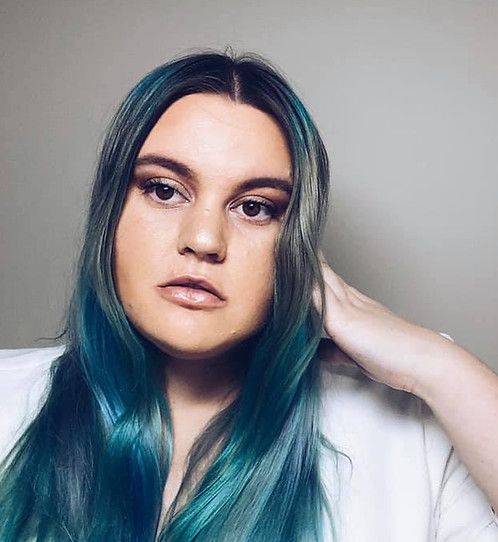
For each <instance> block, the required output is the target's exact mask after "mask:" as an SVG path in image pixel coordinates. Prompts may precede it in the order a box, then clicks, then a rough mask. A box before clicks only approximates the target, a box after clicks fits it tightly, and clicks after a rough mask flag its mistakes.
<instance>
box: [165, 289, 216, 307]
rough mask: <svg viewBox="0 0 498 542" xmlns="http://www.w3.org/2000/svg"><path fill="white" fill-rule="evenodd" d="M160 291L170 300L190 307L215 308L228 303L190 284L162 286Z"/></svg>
mask: <svg viewBox="0 0 498 542" xmlns="http://www.w3.org/2000/svg"><path fill="white" fill-rule="evenodd" d="M159 293H160V295H161V296H162V297H164V298H165V299H167V300H168V301H173V302H174V303H177V304H178V305H181V306H182V307H187V308H190V309H214V308H217V307H222V306H223V305H225V303H226V302H225V301H224V300H222V299H220V298H219V297H218V296H216V295H214V294H212V293H211V292H208V291H206V290H201V289H199V288H189V287H188V286H160V287H159Z"/></svg>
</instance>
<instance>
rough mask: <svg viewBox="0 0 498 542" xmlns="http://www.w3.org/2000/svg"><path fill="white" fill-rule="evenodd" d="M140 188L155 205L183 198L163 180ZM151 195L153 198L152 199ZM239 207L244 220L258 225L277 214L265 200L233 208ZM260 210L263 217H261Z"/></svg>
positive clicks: (251, 200) (148, 181)
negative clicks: (175, 197) (178, 197)
mask: <svg viewBox="0 0 498 542" xmlns="http://www.w3.org/2000/svg"><path fill="white" fill-rule="evenodd" d="M140 188H141V190H142V192H143V193H144V194H146V195H148V196H149V197H151V198H152V200H153V201H155V202H157V203H162V202H169V201H171V200H172V198H173V196H174V195H175V194H179V195H180V196H181V197H182V198H184V196H183V195H182V194H181V193H180V191H179V190H178V189H176V188H175V186H174V184H173V183H167V182H165V181H164V180H159V179H157V178H154V179H147V180H146V181H144V182H143V183H141V184H140ZM152 195H154V196H155V197H152ZM184 199H185V198H184ZM239 207H241V208H242V209H243V214H244V217H245V218H248V219H250V221H251V222H254V223H259V224H267V223H268V222H270V221H271V220H273V219H274V218H275V217H276V216H277V215H278V213H279V210H278V207H277V206H276V205H274V204H272V203H270V202H268V201H267V200H264V201H261V200H259V199H247V200H245V201H243V202H242V203H239V204H238V205H236V206H235V207H234V208H235V209H237V208H239ZM262 210H263V215H261V211H262ZM257 217H259V218H257Z"/></svg>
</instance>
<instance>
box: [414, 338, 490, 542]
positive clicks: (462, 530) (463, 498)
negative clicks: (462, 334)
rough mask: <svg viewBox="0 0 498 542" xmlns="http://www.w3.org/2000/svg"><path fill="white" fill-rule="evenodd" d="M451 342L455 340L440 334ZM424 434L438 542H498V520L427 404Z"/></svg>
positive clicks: (425, 407)
mask: <svg viewBox="0 0 498 542" xmlns="http://www.w3.org/2000/svg"><path fill="white" fill-rule="evenodd" d="M439 334H440V335H443V336H444V337H446V338H447V339H449V340H450V341H453V342H454V339H453V338H452V337H451V336H450V335H448V334H446V333H441V332H439ZM423 408H424V411H425V416H426V417H425V421H424V431H425V438H426V445H427V453H428V462H429V466H430V470H431V477H432V482H433V484H434V485H433V488H434V489H435V494H436V499H435V504H434V510H433V513H434V522H435V527H436V541H437V542H469V541H472V542H498V516H497V514H496V511H495V510H493V508H492V507H491V505H490V503H489V501H488V500H487V498H486V496H485V494H484V493H483V491H482V490H481V489H480V488H479V487H478V486H477V484H476V483H475V482H474V480H473V478H472V477H471V475H470V473H469V471H468V470H467V467H466V466H465V465H464V463H463V462H462V461H461V460H460V458H459V457H458V455H457V453H456V451H455V448H454V447H453V445H452V444H451V442H450V440H449V438H448V437H447V435H446V433H445V432H444V430H443V429H442V427H441V426H440V425H439V424H438V422H437V420H436V418H435V416H434V414H433V413H432V412H431V410H430V408H429V407H428V406H427V405H426V404H425V403H424V407H423Z"/></svg>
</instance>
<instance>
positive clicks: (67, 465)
mask: <svg viewBox="0 0 498 542" xmlns="http://www.w3.org/2000/svg"><path fill="white" fill-rule="evenodd" d="M327 205H328V162H327V154H326V151H325V149H324V146H323V143H322V141H321V139H320V136H319V134H318V132H317V130H316V127H315V125H314V124H313V122H312V119H311V118H310V116H309V114H308V113H307V111H306V109H305V108H304V106H303V104H302V103H301V102H300V100H299V99H298V97H297V96H296V95H295V93H294V92H293V91H292V89H291V88H290V87H289V85H288V83H286V81H285V79H284V78H283V76H282V75H280V74H279V73H278V71H277V70H276V69H275V68H274V67H273V66H272V65H271V64H270V63H268V62H265V61H264V60H263V59H261V58H259V57H257V56H256V55H246V56H242V57H240V58H232V57H231V56H230V55H229V54H226V53H225V54H221V53H216V52H210V51H208V52H205V53H199V54H192V55H185V56H183V57H180V58H178V59H176V60H174V61H172V62H170V63H168V64H165V65H163V66H160V67H159V68H157V69H155V70H154V71H152V72H151V73H149V74H148V75H147V76H146V77H145V78H144V79H142V80H141V81H140V82H139V83H138V84H137V85H136V86H135V88H133V89H132V90H131V92H130V93H129V95H128V96H127V97H126V99H125V100H124V102H123V104H122V105H121V107H120V108H119V110H118V112H117V113H116V116H115V118H114V120H113V122H112V124H111V126H110V128H109V131H108V134H107V137H106V140H105V142H104V146H103V150H102V153H101V157H100V161H99V166H98V169H97V173H96V178H95V183H94V186H93V191H92V197H91V202H90V208H89V212H88V221H87V225H86V236H85V242H84V246H83V249H82V252H81V256H80V259H79V265H78V276H77V281H76V287H75V289H74V293H73V296H72V299H71V303H70V306H69V310H68V314H67V321H66V325H65V329H64V332H63V335H64V336H65V343H64V344H63V345H60V346H56V347H53V348H46V349H34V350H23V351H19V352H17V353H16V352H15V351H14V352H13V351H5V352H4V358H5V362H4V365H3V367H2V368H3V369H5V374H8V375H10V376H8V378H7V379H6V380H5V379H4V382H8V384H6V386H8V388H9V389H8V390H5V391H6V392H8V391H10V390H12V389H14V388H15V385H18V386H19V389H20V390H21V394H20V395H21V397H22V405H19V406H18V408H17V410H16V415H15V418H16V420H18V421H19V420H20V419H22V418H23V413H24V412H27V413H28V414H27V415H26V417H25V418H24V420H25V421H24V425H22V424H21V428H22V429H25V431H24V433H22V435H21V436H19V435H20V433H15V432H14V429H12V427H13V426H14V425H15V424H14V423H12V424H10V425H9V428H8V429H9V431H10V433H9V434H11V435H12V438H13V439H17V441H16V442H15V445H14V447H13V448H12V451H11V452H10V454H9V455H8V456H7V458H6V461H5V464H4V472H3V474H2V480H1V484H0V507H1V510H2V517H1V519H0V540H2V541H14V540H15V541H19V540H31V539H33V540H37V541H44V540H78V541H102V540H107V539H108V540H116V541H132V540H133V541H152V540H161V541H163V540H164V541H166V540H168V541H187V540H188V541H190V540H203V541H204V540H210V541H211V540H227V541H233V540H250V541H277V540H278V541H280V540H282V541H293V540H295V541H298V540H313V541H314V540H342V541H349V542H352V541H355V540H367V539H368V540H387V539H392V540H400V539H403V540H426V539H430V540H433V539H434V540H436V539H437V540H450V538H449V536H450V535H451V533H452V532H453V531H455V530H457V531H458V533H463V534H462V536H466V535H467V534H468V533H469V532H471V530H472V533H477V531H479V533H480V534H479V536H480V537H481V538H479V540H483V541H484V540H485V541H491V540H495V539H496V537H497V532H498V530H497V528H496V527H497V525H496V524H495V523H492V522H493V519H494V518H493V515H492V511H491V509H490V507H489V503H488V502H487V501H486V500H485V498H484V495H483V494H482V493H480V490H479V489H478V488H477V486H475V485H474V484H473V483H472V481H471V480H470V481H469V483H468V484H467V485H466V487H465V488H464V489H465V491H464V498H463V500H461V502H457V505H456V507H453V508H450V509H448V508H447V506H448V505H449V503H450V499H455V494H454V493H453V491H459V492H460V493H462V488H461V487H460V485H459V484H460V482H461V479H460V478H459V476H461V475H464V477H466V471H465V469H464V467H463V464H462V463H460V462H459V460H458V459H457V458H456V457H455V456H454V454H453V455H452V448H451V444H450V442H449V441H447V440H446V439H445V437H444V434H443V432H442V431H441V430H440V429H439V428H438V426H437V424H435V423H434V420H433V419H432V418H431V415H430V412H429V410H428V409H424V403H423V402H422V401H421V400H419V399H418V398H417V397H416V396H415V395H413V394H411V393H407V391H414V390H415V388H413V389H409V387H410V386H412V385H413V386H415V383H416V384H417V385H418V384H419V380H418V378H416V376H418V375H417V371H415V370H413V366H414V365H415V363H418V364H420V363H421V362H423V361H426V359H427V357H426V356H427V355H429V354H433V353H434V352H436V351H437V353H439V354H441V353H447V352H448V353H449V352H453V353H454V350H451V349H452V348H457V347H456V346H453V345H452V343H450V342H449V341H447V339H445V338H443V337H441V336H440V335H438V334H436V333H434V332H431V331H430V330H422V328H418V327H417V326H414V325H413V324H409V323H407V322H404V321H402V320H400V319H398V318H397V317H395V316H394V315H392V316H391V313H389V312H388V311H387V310H382V309H381V308H380V307H381V306H380V305H378V304H376V303H375V302H373V301H372V300H369V299H368V298H366V296H363V294H361V293H360V292H357V291H356V290H354V289H352V288H350V287H348V286H347V285H346V284H345V283H343V282H342V281H341V280H340V279H339V277H337V276H336V275H335V274H334V273H333V271H332V270H331V269H330V267H329V266H328V265H327V264H326V262H325V261H324V260H323V259H322V260H321V259H320V258H321V256H320V253H319V251H318V248H317V247H318V246H319V243H320V238H321V234H322V232H323V226H324V219H325V216H326V210H327ZM348 303H349V304H348ZM365 308H367V309H368V310H365ZM353 309H354V310H353ZM355 310H356V312H360V313H361V314H362V315H363V316H362V318H359V317H358V315H357V314H356V313H355ZM375 311H377V315H375ZM379 315H380V316H379ZM383 319H384V324H383V326H381V325H380V324H381V323H382V320H383ZM351 323H353V324H355V325H356V324H358V329H357V330H353V329H350V328H351ZM359 324H364V327H363V328H362V329H360V328H361V326H360V325H359ZM377 324H379V326H377ZM376 326H377V327H376ZM388 327H389V328H390V329H391V331H392V332H393V333H392V336H390V334H389V332H386V329H387V328H388ZM367 330H368V332H367ZM419 330H420V331H419ZM360 331H361V332H362V336H361V339H360ZM323 335H325V337H329V338H332V339H333V340H334V343H332V342H331V341H322V342H321V337H322V336H323ZM379 337H384V342H383V343H382V344H380V345H379V347H380V346H382V349H383V350H384V352H383V356H382V357H381V358H382V359H381V358H380V357H379V358H378V359H377V358H376V354H377V342H378V338H379ZM391 339H392V341H391ZM413 340H415V345H416V348H414V351H417V352H419V354H418V357H415V356H414V355H412V356H403V357H402V360H400V359H399V357H400V356H399V355H397V354H399V349H404V350H403V354H405V350H406V349H407V348H408V347H410V348H412V346H411V345H412V341H413ZM319 345H320V348H321V350H320V353H321V355H316V354H317V348H318V346H319ZM324 345H325V346H324ZM335 345H337V346H339V347H341V348H342V349H343V350H341V351H340V352H344V353H347V354H349V357H347V358H346V359H347V360H351V361H349V363H353V361H352V360H354V361H355V362H357V363H358V365H359V366H361V367H362V369H363V370H364V371H366V372H368V373H369V374H370V376H371V377H372V379H373V380H371V379H367V378H364V377H363V376H362V371H361V370H357V369H355V368H354V367H353V368H352V369H351V368H342V369H341V368H340V365H334V364H333V362H334V361H335V360H337V359H338V355H337V354H338V353H339V350H338V349H337V347H336V346H335ZM422 347H425V350H422V351H421V348H422ZM334 348H335V350H334ZM327 349H328V350H327ZM396 349H398V352H396ZM373 354H375V355H373ZM343 356H344V354H343ZM448 357H451V354H448ZM429 359H430V358H429ZM372 360H373V362H372ZM400 361H402V362H403V363H402V364H401V366H399V365H396V364H397V363H398V364H399V362H400ZM324 362H325V363H324ZM23 367H27V372H26V373H23V374H25V376H23V377H22V378H21V380H20V381H19V380H18V381H15V379H16V378H18V376H19V374H20V373H21V372H22V371H21V369H22V368H23ZM48 368H50V378H49V377H48V374H47V370H48ZM418 372H421V371H418ZM427 372H428V371H427ZM384 373H385V374H384ZM386 375H387V376H388V378H385V376H386ZM412 377H413V378H412ZM375 379H378V380H379V382H378V383H376V382H375V381H374V380H375ZM383 380H389V382H386V383H388V384H389V386H390V387H388V386H385V385H383V384H381V382H382V381H383ZM422 380H423V379H420V382H422ZM351 385H353V387H354V392H353V388H351ZM45 386H47V387H46V388H45ZM28 388H29V393H28V392H23V391H22V390H26V389H28ZM394 388H397V389H394ZM45 389H46V393H45V392H44V390H45ZM417 390H418V388H417ZM6 396H7V395H6ZM17 396H18V394H17V393H12V391H10V394H9V395H8V396H7V397H8V398H7V399H5V400H4V402H5V409H6V408H7V407H10V408H11V407H12V405H11V403H10V401H15V397H17ZM26 402H27V403H26ZM375 407H379V409H378V410H377V411H374V410H375ZM5 409H4V412H5ZM334 416H335V417H334ZM351 416H356V418H354V417H353V418H351ZM348 417H349V418H348ZM31 420H32V421H31ZM365 420H369V424H370V423H371V427H369V426H368V425H365V427H364V428H363V430H362V431H361V432H360V433H361V434H360V433H355V431H356V430H357V429H358V427H359V424H360V423H362V422H364V421H365ZM28 424H29V425H28ZM341 424H343V425H342V427H343V429H344V428H345V427H349V429H351V430H352V433H349V434H348V433H347V431H342V430H341ZM374 426H375V427H376V431H380V432H381V433H379V436H380V438H383V439H384V442H382V443H380V444H379V443H378V442H376V443H375V444H376V446H374V447H372V446H370V448H368V449H366V448H365V446H367V445H368V444H366V441H362V440H361V439H362V438H365V435H368V438H371V437H372V435H369V434H368V432H369V431H370V430H371V428H372V427H374ZM388 426H389V429H388V430H387V429H386V427H388ZM341 431H342V432H341ZM374 438H375V434H374ZM348 439H349V440H348ZM387 439H389V440H390V442H387ZM355 443H356V444H355ZM403 443H409V444H410V445H409V446H407V448H406V450H403V449H402V446H403ZM11 444H13V442H12V441H11V442H9V443H8V444H5V447H6V448H10V446H11ZM371 444H372V443H371V442H370V445H371ZM355 446H356V447H355ZM375 448H380V452H381V455H379V456H378V457H376V456H375ZM362 450H363V452H362ZM386 450H387V451H386ZM347 452H350V454H348V453H347ZM359 452H360V453H361V452H362V453H363V457H362V456H361V455H360V454H359ZM367 454H370V455H369V457H367ZM383 454H387V456H385V455H383ZM350 456H351V457H350ZM384 457H388V458H396V459H397V460H399V463H398V465H397V467H399V468H400V470H399V471H398V472H395V473H393V466H394V465H393V464H385V465H384V464H383V458H384ZM351 459H352V467H353V470H352V471H350V472H349V475H350V481H352V484H350V485H348V479H347V474H346V472H347V465H348V460H349V461H351ZM365 459H367V461H365ZM412 461H418V463H417V464H416V466H414V464H413V463H411V462H412ZM444 461H447V462H448V463H449V464H450V465H451V466H452V470H450V471H448V469H447V468H445V465H444V464H443V463H444ZM365 465H371V466H372V468H373V469H377V468H378V470H377V471H376V473H375V472H374V471H373V470H372V472H371V476H370V474H369V475H368V476H366V477H365V476H364V473H363V474H362V471H363V468H364V466H365ZM382 465H384V466H382ZM379 466H380V467H379ZM411 466H414V469H413V472H414V473H415V475H416V476H415V478H414V481H413V484H414V486H413V487H410V488H408V487H406V484H407V483H408V480H409V478H408V477H407V473H408V471H410V470H411V469H410V468H409V467H411ZM417 469H423V470H421V471H418V470H417ZM351 472H352V473H353V474H352V478H351ZM393 474H394V475H395V477H396V478H399V480H402V483H400V484H399V485H397V486H396V484H395V483H394V482H393V480H394V478H393ZM440 475H441V476H443V477H444V478H443V479H438V476H440ZM421 476H422V477H423V476H427V483H424V485H423V487H422V484H420V483H419V481H418V480H417V478H420V477H421ZM429 477H431V479H430V480H429ZM362 480H363V482H362ZM372 480H374V481H375V483H376V484H377V483H380V484H384V485H382V486H377V487H379V491H381V492H384V493H383V495H381V496H379V495H378V494H372V495H368V494H367V493H368V491H370V488H371V487H372ZM386 480H387V481H388V483H384V481H386ZM393 483H394V485H393ZM362 484H363V485H362ZM432 490H437V491H440V495H439V497H438V499H437V500H436V499H435V498H434V500H433V499H432V496H431V491H432ZM407 491H408V492H409V491H413V492H414V496H415V497H414V500H410V499H411V497H410V496H409V494H408V493H407ZM341 492H342V493H343V494H342V495H339V493H341ZM348 492H349V493H348ZM355 492H356V493H358V494H355ZM343 497H344V498H343ZM380 497H381V498H380ZM434 497H435V496H434ZM373 499H375V500H373ZM420 499H426V502H420ZM387 501H389V502H391V503H394V504H395V503H396V502H398V503H400V505H403V506H400V508H399V510H391V511H389V510H387V509H384V505H383V503H384V502H387ZM344 503H345V504H344ZM412 505H413V506H412ZM341 507H342V508H341ZM417 507H418V509H415V508H417ZM436 510H437V517H436V515H435V514H436ZM324 512H325V514H324ZM348 518H349V519H348ZM403 521H406V522H407V523H406V525H404V526H400V523H403ZM409 522H412V523H413V526H410V524H409ZM375 529H377V530H375ZM413 529H415V531H416V532H415V531H414V530H413ZM455 536H460V534H457V535H455ZM389 537H391V538H389ZM400 537H401V538H400ZM410 537H411V538H410ZM436 537H438V538H436ZM457 539H458V540H464V539H465V540H470V539H469V538H468V537H467V538H451V540H457ZM475 540H477V538H475Z"/></svg>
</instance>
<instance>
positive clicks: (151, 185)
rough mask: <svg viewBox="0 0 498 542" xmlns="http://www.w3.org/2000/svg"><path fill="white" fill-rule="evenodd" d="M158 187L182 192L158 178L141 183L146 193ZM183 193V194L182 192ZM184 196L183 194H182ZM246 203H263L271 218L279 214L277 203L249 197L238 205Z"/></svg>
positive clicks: (165, 201) (162, 201)
mask: <svg viewBox="0 0 498 542" xmlns="http://www.w3.org/2000/svg"><path fill="white" fill-rule="evenodd" d="M157 187H162V188H171V189H172V190H174V191H175V192H177V193H178V194H180V192H179V191H178V190H177V189H176V188H175V187H174V186H173V185H172V184H169V183H165V182H163V181H158V180H156V179H147V180H146V181H145V182H143V183H141V186H140V188H141V190H142V192H143V193H144V194H146V195H147V194H151V193H153V192H154V190H155V189H156V188H157ZM180 195H181V194H180ZM182 197H183V196H182ZM153 201H155V202H156V203H167V202H168V201H169V200H161V201H158V200H153ZM244 203H257V204H259V205H261V206H262V207H264V208H265V209H266V211H267V213H268V215H269V217H268V218H269V220H270V221H271V220H273V219H274V218H275V217H276V216H277V214H278V208H277V207H276V206H275V205H272V204H270V203H266V202H264V201H260V200H258V199H247V200H245V201H243V202H241V203H239V205H237V207H240V206H241V205H243V204H244ZM246 217H247V218H248V219H249V220H250V221H251V222H261V223H266V220H265V221H263V220H254V219H252V217H250V216H247V215H246Z"/></svg>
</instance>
